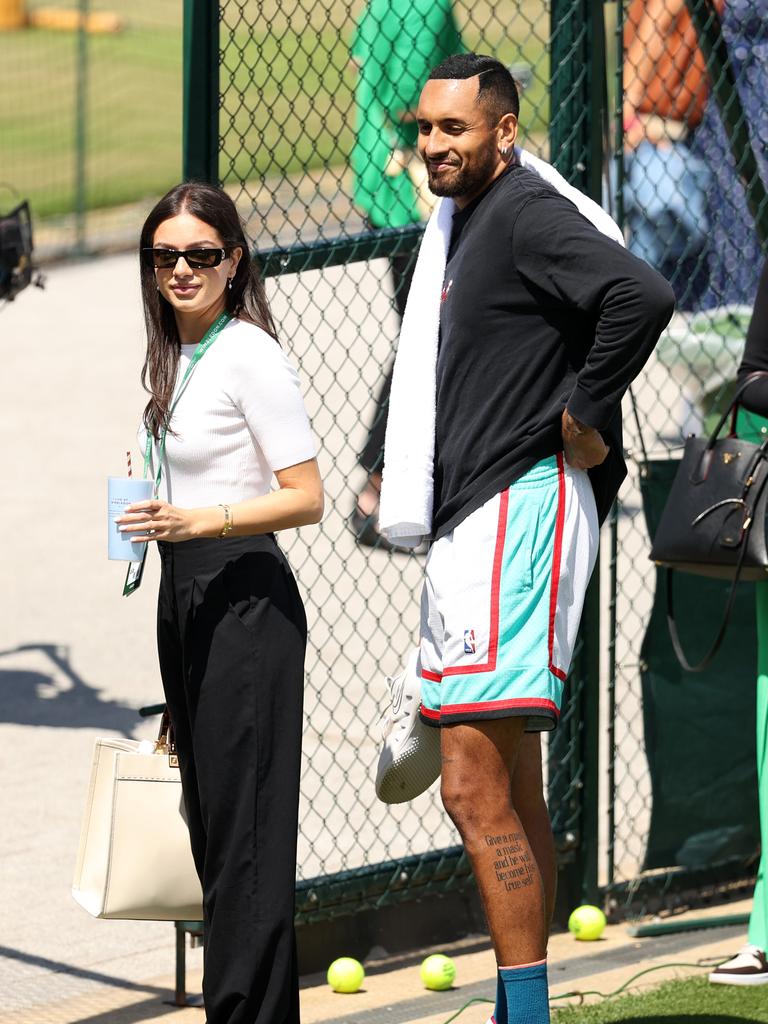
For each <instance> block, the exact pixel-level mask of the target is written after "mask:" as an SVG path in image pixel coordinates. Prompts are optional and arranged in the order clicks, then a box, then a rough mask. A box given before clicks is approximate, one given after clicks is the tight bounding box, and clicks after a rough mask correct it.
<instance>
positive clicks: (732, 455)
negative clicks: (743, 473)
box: [723, 452, 741, 466]
mask: <svg viewBox="0 0 768 1024" xmlns="http://www.w3.org/2000/svg"><path fill="white" fill-rule="evenodd" d="M740 455H741V452H723V462H724V463H725V464H726V466H727V465H728V464H729V463H730V462H733V460H734V459H738V457H739V456H740Z"/></svg>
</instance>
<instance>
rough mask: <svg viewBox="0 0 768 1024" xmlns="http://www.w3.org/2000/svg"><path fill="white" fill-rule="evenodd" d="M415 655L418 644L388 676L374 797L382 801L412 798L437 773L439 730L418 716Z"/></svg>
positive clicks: (394, 801)
mask: <svg viewBox="0 0 768 1024" xmlns="http://www.w3.org/2000/svg"><path fill="white" fill-rule="evenodd" d="M418 658H419V649H418V647H417V648H416V649H415V650H414V651H412V652H411V655H410V657H409V658H408V662H407V664H406V666H405V668H404V669H403V671H402V672H401V673H400V674H399V675H397V676H395V678H394V679H390V678H389V677H387V686H388V687H389V693H390V706H389V708H388V709H387V710H386V711H385V712H384V714H383V715H382V718H381V721H380V723H379V728H380V729H381V738H382V740H383V741H384V745H383V747H382V749H381V753H380V754H379V764H378V767H377V769H376V796H377V797H378V798H379V800H382V801H383V802H384V803H385V804H401V803H404V802H405V801H406V800H413V799H414V798H415V797H417V796H420V795H421V794H422V793H424V792H425V791H426V790H427V789H429V787H430V786H431V785H432V783H433V782H434V781H435V779H436V778H437V777H438V776H439V775H440V730H439V729H436V728H433V727H431V726H429V725H425V724H424V723H423V722H422V720H421V718H420V717H419V704H420V703H421V679H420V677H419V675H418V672H417V663H418Z"/></svg>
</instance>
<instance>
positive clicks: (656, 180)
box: [605, 0, 768, 909]
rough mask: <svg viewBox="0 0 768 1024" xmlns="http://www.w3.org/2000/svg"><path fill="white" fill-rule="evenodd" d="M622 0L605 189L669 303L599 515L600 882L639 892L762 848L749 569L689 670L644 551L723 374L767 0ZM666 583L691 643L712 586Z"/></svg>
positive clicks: (766, 146)
mask: <svg viewBox="0 0 768 1024" xmlns="http://www.w3.org/2000/svg"><path fill="white" fill-rule="evenodd" d="M622 14H623V19H622V20H620V21H619V23H618V24H617V26H616V33H617V38H618V46H617V50H618V52H623V55H624V61H623V68H621V69H620V70H619V74H620V75H621V77H622V79H623V102H622V103H620V104H619V105H618V108H619V109H618V111H617V125H616V131H615V132H614V133H612V134H613V135H614V137H618V138H620V139H621V140H622V145H621V146H617V147H614V150H615V161H614V168H615V169H616V168H617V169H618V174H617V175H616V176H615V177H614V178H613V180H612V183H611V184H612V191H613V193H614V199H615V203H616V209H617V211H618V213H619V215H620V216H623V221H624V224H625V227H626V233H627V238H628V244H629V246H630V248H631V249H632V250H633V251H634V252H635V253H636V254H637V255H639V256H641V257H642V258H644V259H646V260H648V262H650V263H651V264H652V265H653V266H655V267H656V268H657V269H659V270H660V271H661V272H662V273H663V274H664V275H665V276H666V277H667V278H668V279H669V280H670V282H671V283H672V286H673V288H674V290H675V293H676V296H677V311H676V313H675V316H674V318H673V320H672V323H671V324H670V326H669V328H668V330H667V331H666V332H665V334H664V336H663V337H662V339H661V342H660V344H659V346H658V348H657V350H656V352H655V354H654V356H653V358H652V360H651V361H650V363H649V365H648V367H647V369H646V371H645V372H644V374H643V375H642V376H641V378H640V379H639V380H638V381H637V382H636V384H635V386H634V389H633V391H634V398H633V402H632V403H631V405H630V407H629V408H628V409H627V412H628V413H629V416H628V417H627V423H626V425H627V434H628V436H627V439H626V440H627V443H628V444H629V445H630V446H631V448H632V451H633V455H634V460H633V461H634V465H633V472H632V473H631V477H630V480H629V481H628V482H627V484H626V486H625V488H624V489H623V491H622V494H621V496H620V502H619V506H618V510H617V515H616V517H615V519H614V522H613V526H612V531H613V535H612V555H613V567H612V569H613V571H612V581H611V587H612V596H613V601H614V604H613V609H612V611H613V622H612V630H613V632H614V647H613V651H612V661H611V672H610V685H609V692H608V705H607V709H606V716H607V717H606V721H607V725H608V729H609V733H608V735H609V742H610V746H611V748H612V749H613V751H614V759H613V760H612V761H611V762H610V779H609V794H608V801H609V803H608V810H609V821H608V834H609V837H610V838H609V845H608V858H607V863H606V878H605V881H606V883H607V884H608V886H609V890H610V891H611V893H612V894H613V897H614V899H615V900H616V902H617V903H619V904H621V903H633V902H634V903H635V904H636V905H637V906H639V908H640V909H649V908H654V909H656V908H658V907H659V906H664V905H666V906H669V905H670V903H671V902H672V903H673V902H674V901H675V900H676V899H682V898H687V897H685V896H681V895H680V893H684V892H685V891H686V890H688V891H690V890H691V889H694V888H696V887H697V886H698V887H699V888H702V887H704V888H718V887H723V886H727V885H728V884H729V882H730V881H733V880H738V879H743V878H745V877H746V878H748V877H749V875H750V872H751V871H752V870H753V869H754V862H755V858H756V855H757V852H758V847H759V839H758V833H757V822H756V803H757V802H756V790H755V784H754V775H755V748H754V742H753V735H754V715H755V709H754V703H755V699H754V681H755V647H756V635H755V609H754V595H753V593H752V588H751V587H749V586H748V585H743V587H742V589H743V593H742V594H741V595H740V596H739V601H740V604H738V605H737V614H736V615H735V616H734V620H735V621H734V624H733V625H732V627H731V630H730V633H729V635H728V637H727V640H726V650H724V651H723V652H722V653H721V654H720V655H719V656H718V658H717V659H716V661H715V662H714V663H713V665H712V666H711V667H710V668H709V669H708V670H707V671H706V672H705V673H703V674H702V675H701V676H698V677H696V676H693V677H692V676H690V675H688V674H686V673H684V672H682V670H681V669H680V668H679V666H678V665H677V662H676V660H675V657H674V654H673V652H672V648H671V645H670V642H669V639H668V636H667V629H666V623H665V614H664V613H665V607H664V605H665V602H664V595H663V593H661V594H660V593H659V590H661V589H662V587H661V586H660V584H661V582H662V577H661V576H659V579H658V580H657V577H656V572H655V570H654V568H653V566H652V565H651V564H650V563H649V561H648V559H647V552H648V547H649V528H648V524H649V523H650V526H651V528H652V526H653V524H654V523H655V521H657V519H658V514H659V511H660V507H661V504H662V503H663V500H664V497H665V495H666V493H667V490H668V488H669V485H670V482H671V477H672V473H673V471H674V467H675V465H676V461H675V460H676V459H679V457H680V449H681V446H682V443H683V439H684V438H685V437H686V436H687V435H688V434H690V433H697V434H701V433H702V432H703V431H707V430H709V429H711V428H712V427H713V425H714V423H715V422H716V418H717V413H718V412H719V411H720V410H721V409H722V408H724V407H725V405H726V404H727V402H728V401H729V400H730V397H731V395H732V393H733V382H734V380H735V376H736V370H737V367H738V364H739V361H740V358H741V354H742V351H743V346H744V337H745V333H746V328H747V325H748V323H749V319H750V316H751V310H752V304H753V302H754V298H755V293H756V290H757V281H758V276H759V273H760V269H761V267H762V264H763V260H764V253H765V248H766V243H767V242H768V231H767V230H766V225H767V224H768V204H767V203H766V200H765V184H766V183H768V159H767V157H766V154H767V153H768V114H767V113H766V106H765V95H766V92H765V90H766V87H768V4H766V3H765V2H764V0H734V2H731V0H728V2H726V3H723V2H720V0H688V2H682V0H660V2H658V3H646V2H645V0H630V2H629V3H628V4H627V5H625V7H624V10H623V12H622ZM617 93H618V94H619V95H621V91H620V90H617ZM633 407H634V408H633ZM751 429H752V430H757V432H758V433H763V434H764V433H765V427H764V426H763V425H762V423H755V422H753V423H752V424H751ZM670 460H672V461H670ZM679 589H680V593H679V595H678V602H677V603H678V604H679V605H680V609H679V617H680V619H681V620H682V625H681V628H683V629H684V641H685V642H686V643H687V644H688V646H689V648H690V649H692V650H693V653H694V654H695V653H696V650H697V647H698V651H700V652H701V653H703V651H704V650H705V649H706V647H707V646H708V642H709V641H711V639H712V638H713V635H714V632H715V631H716V627H717V625H718V620H719V616H720V612H721V609H722V606H723V601H724V591H723V586H722V585H721V584H719V583H712V582H711V581H707V580H695V579H692V578H688V580H687V581H686V580H684V579H683V580H681V581H680V583H679ZM675 892H677V895H675Z"/></svg>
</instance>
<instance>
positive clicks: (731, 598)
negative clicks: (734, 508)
mask: <svg viewBox="0 0 768 1024" xmlns="http://www.w3.org/2000/svg"><path fill="white" fill-rule="evenodd" d="M751 528H752V523H751V522H750V524H749V525H748V526H747V529H746V530H745V531H744V539H743V542H742V547H741V553H740V554H739V561H738V563H737V565H736V575H735V576H734V577H733V581H732V582H731V589H730V590H729V592H728V600H727V601H726V603H725V611H724V612H723V617H722V619H721V620H720V628H719V629H718V631H717V636H716V637H715V639H714V642H713V644H712V646H711V647H710V648H709V650H708V651H707V653H706V654H705V655H704V657H703V658H702V659H701V661H698V662H696V664H695V665H692V664H691V663H690V661H688V658H687V657H686V654H685V651H684V650H683V645H682V643H681V642H680V634H679V633H678V632H677V623H676V622H675V609H674V603H673V594H672V574H673V572H674V571H675V570H674V569H665V572H666V576H667V580H666V583H667V585H666V591H667V627H668V629H669V638H670V640H671V641H672V647H673V648H674V651H675V656H676V658H677V660H678V661H679V662H680V664H681V665H682V667H683V668H684V669H685V671H686V672H701V671H703V669H705V668H706V667H707V665H709V663H710V662H711V661H712V659H713V658H714V656H715V655H716V654H717V652H718V651H719V650H720V645H721V644H722V642H723V639H724V637H725V631H726V630H727V629H728V623H729V622H730V621H731V613H732V612H733V605H734V602H735V600H736V587H737V586H738V583H739V578H740V577H741V567H742V564H743V562H744V553H745V551H746V550H747V545H746V539H747V534H748V532H749V530H750V529H751Z"/></svg>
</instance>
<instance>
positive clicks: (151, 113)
mask: <svg viewBox="0 0 768 1024" xmlns="http://www.w3.org/2000/svg"><path fill="white" fill-rule="evenodd" d="M181 71H182V10H181V5H180V4H179V3H177V2H176V0H25V2H23V3H22V2H18V0H16V2H10V0H2V2H1V3H0V140H2V141H1V142H0V183H2V185H3V186H8V187H9V189H10V191H6V189H5V188H3V189H2V190H0V211H2V210H6V209H10V208H11V206H13V205H15V203H14V197H13V193H14V192H15V193H16V194H18V195H19V196H21V197H22V198H25V199H28V200H29V201H30V206H31V209H32V213H33V217H34V228H35V242H36V249H37V252H38V255H39V256H41V257H45V258H50V257H53V256H61V255H69V254H71V253H73V252H79V253H80V254H83V253H84V252H95V251H100V250H104V249H115V248H130V247H132V246H133V245H135V240H136V232H137V225H138V224H140V223H141V220H142V217H143V216H144V214H145V213H146V212H147V211H148V210H149V208H150V207H151V205H152V204H153V203H154V201H155V200H156V198H157V197H158V196H160V195H162V194H163V193H164V192H165V191H167V189H168V188H170V187H171V186H172V185H173V184H175V183H176V182H177V181H178V180H179V177H180V174H181V148H182V132H181V112H182V75H181Z"/></svg>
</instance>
